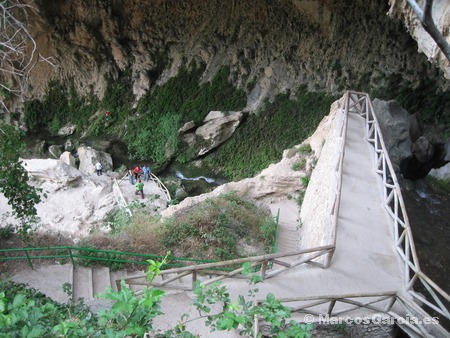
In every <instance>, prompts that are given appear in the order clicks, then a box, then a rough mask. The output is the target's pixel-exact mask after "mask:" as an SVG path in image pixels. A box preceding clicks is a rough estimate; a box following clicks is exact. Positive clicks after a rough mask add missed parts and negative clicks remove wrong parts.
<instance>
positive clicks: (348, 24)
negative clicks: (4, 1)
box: [27, 0, 449, 110]
mask: <svg viewBox="0 0 450 338" xmlns="http://www.w3.org/2000/svg"><path fill="white" fill-rule="evenodd" d="M35 5H36V7H37V8H38V9H39V13H37V15H34V16H33V18H32V19H33V20H31V22H32V27H31V32H32V34H33V36H34V37H35V39H36V41H37V44H38V47H39V49H40V51H41V52H42V54H43V55H44V56H51V57H53V58H54V60H55V63H56V64H57V66H56V67H54V68H53V67H50V66H49V65H46V64H39V65H38V66H37V67H36V68H35V70H34V73H33V75H32V78H31V82H30V87H29V92H28V93H27V94H28V97H31V96H35V95H36V96H41V95H42V94H43V93H44V91H45V88H46V84H47V81H48V80H49V79H51V78H53V79H60V80H64V79H69V78H72V79H74V80H75V85H76V87H77V89H78V90H80V91H83V92H87V91H89V90H91V89H92V90H93V92H94V93H95V94H97V95H98V96H99V97H101V96H102V95H103V93H104V90H105V85H106V81H107V80H106V79H105V77H104V76H105V75H108V76H110V79H112V80H113V81H114V80H115V79H118V78H119V77H123V76H127V77H128V78H129V85H130V86H132V88H133V92H134V94H135V95H136V97H137V98H139V97H140V96H142V95H143V94H144V93H145V92H146V91H147V90H149V89H151V88H152V87H153V86H154V85H156V84H158V83H162V82H164V81H166V80H167V79H168V78H170V77H171V76H173V75H174V74H176V72H177V69H178V67H179V66H180V65H181V64H182V63H185V62H189V61H190V60H195V61H197V62H198V63H200V64H203V65H205V67H206V68H205V72H204V74H203V80H204V81H207V80H208V79H210V78H211V77H212V76H213V75H214V74H215V73H216V71H217V69H218V68H219V67H220V66H222V65H229V66H230V67H231V70H232V80H233V82H234V83H235V84H236V85H237V86H239V87H240V88H244V89H246V90H247V92H248V102H247V106H248V107H247V108H248V109H250V110H251V109H254V108H257V107H258V106H259V104H260V103H261V102H262V100H263V99H264V98H265V97H272V96H273V95H275V94H276V93H278V92H284V91H287V90H295V88H298V87H299V86H307V87H308V88H309V89H310V90H326V91H328V92H332V93H335V94H338V93H339V94H341V93H342V92H343V90H344V89H346V88H352V89H354V90H368V89H371V88H377V87H383V86H386V85H387V84H388V83H392V82H394V83H395V85H398V86H402V85H404V86H407V87H411V88H414V87H417V86H418V85H420V84H421V82H423V81H433V82H436V83H438V84H439V86H440V87H441V88H442V89H448V87H449V84H448V82H446V81H445V79H444V76H442V71H440V70H439V69H437V68H436V67H435V66H434V65H431V64H430V63H429V62H428V61H427V58H426V57H425V56H424V55H423V54H419V53H417V44H416V42H415V41H414V40H413V39H412V38H411V36H410V35H409V33H408V32H407V31H406V29H405V27H404V26H403V24H402V23H401V21H400V20H398V19H396V18H395V17H392V18H390V17H388V16H387V15H386V14H387V12H388V11H389V4H388V3H387V1H383V0H371V1H362V0H358V1H353V0H344V1H342V0H340V1H338V0H331V1H306V0H292V1H284V0H283V1H282V0H276V1H273V0H262V1H261V0H248V1H235V0H227V1H220V0H187V1H183V2H179V1H168V0H159V1H146V0H128V1H126V2H122V1H85V0H73V1H70V2H63V1H44V0H35ZM447 67H448V65H447ZM447 71H448V69H447V70H446V72H447Z"/></svg>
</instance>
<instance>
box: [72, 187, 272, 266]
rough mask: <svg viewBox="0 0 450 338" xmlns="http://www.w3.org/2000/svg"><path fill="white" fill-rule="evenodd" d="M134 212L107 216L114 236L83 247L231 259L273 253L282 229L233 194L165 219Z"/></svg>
mask: <svg viewBox="0 0 450 338" xmlns="http://www.w3.org/2000/svg"><path fill="white" fill-rule="evenodd" d="M132 208H133V217H130V216H129V215H128V214H127V213H126V212H125V211H124V210H118V211H115V212H114V213H112V214H111V215H110V216H108V217H107V218H106V220H105V225H106V226H108V227H110V229H111V233H110V234H109V235H105V234H101V233H96V232H94V233H92V234H91V235H90V236H88V237H86V238H84V239H83V240H82V241H81V242H80V246H83V247H90V248H97V249H101V248H103V249H109V250H118V251H128V252H135V253H149V252H151V253H152V254H156V255H162V254H163V253H164V252H167V251H171V252H174V253H175V254H176V256H178V257H185V258H195V259H209V260H226V259H233V258H238V257H246V256H251V255H257V254H264V253H269V252H271V251H272V248H273V245H274V241H275V236H276V226H277V225H276V222H275V221H274V219H273V218H272V217H271V215H270V214H268V213H266V212H264V211H262V210H260V209H258V208H257V207H256V206H255V205H253V204H251V203H249V202H247V201H244V200H242V199H240V198H239V197H237V196H236V195H235V194H233V193H230V194H224V195H221V196H219V197H215V198H211V199H208V200H206V201H204V202H202V203H200V204H199V205H197V206H194V207H192V208H190V209H189V210H188V211H186V212H183V214H180V215H176V216H174V217H173V218H171V219H166V220H163V221H161V219H160V218H159V217H158V216H149V211H148V210H147V209H146V208H143V207H141V206H139V205H135V206H134V207H132ZM244 247H248V248H250V249H249V250H250V251H246V250H244V249H243V248H244ZM89 264H92V263H91V262H89Z"/></svg>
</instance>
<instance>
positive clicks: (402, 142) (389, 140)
mask: <svg viewBox="0 0 450 338" xmlns="http://www.w3.org/2000/svg"><path fill="white" fill-rule="evenodd" d="M373 108H374V111H375V114H376V116H377V119H378V122H379V125H380V129H381V133H382V135H383V139H384V143H385V145H386V148H387V151H388V153H389V157H390V159H391V161H392V164H393V165H394V170H396V171H398V170H399V167H400V163H401V162H402V160H404V159H405V158H408V157H410V156H411V146H412V141H411V137H410V136H411V134H414V135H415V134H416V130H415V128H416V127H414V128H413V126H416V124H415V123H414V122H413V121H414V117H413V116H412V115H411V114H409V113H408V112H407V111H406V110H405V109H404V108H402V107H401V106H400V105H399V104H398V103H397V102H396V101H394V100H391V101H383V100H379V99H375V100H374V101H373ZM413 129H414V130H413Z"/></svg>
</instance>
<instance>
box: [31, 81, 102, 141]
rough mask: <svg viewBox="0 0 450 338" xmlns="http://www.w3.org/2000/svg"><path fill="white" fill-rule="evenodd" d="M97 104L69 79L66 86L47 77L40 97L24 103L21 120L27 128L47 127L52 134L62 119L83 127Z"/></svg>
mask: <svg viewBox="0 0 450 338" xmlns="http://www.w3.org/2000/svg"><path fill="white" fill-rule="evenodd" d="M98 108H99V100H98V99H97V97H96V96H95V95H94V94H92V93H91V94H89V95H86V96H80V95H78V93H77V91H76V89H75V87H74V84H73V82H70V83H69V84H68V85H67V86H65V85H63V84H61V83H60V82H59V81H50V82H49V83H48V87H47V90H46V94H45V96H44V98H43V100H42V101H41V100H38V99H35V100H32V101H27V102H25V104H24V116H25V124H26V126H27V128H28V130H29V131H30V132H37V131H38V130H39V129H40V128H45V127H47V128H48V129H49V130H50V132H52V133H53V134H56V133H57V131H58V130H59V128H61V127H62V126H63V125H64V124H66V123H73V124H75V125H76V126H77V127H78V128H80V129H82V128H86V127H87V126H88V125H89V124H90V118H91V116H92V115H93V114H94V113H95V112H96V111H97V109H98Z"/></svg>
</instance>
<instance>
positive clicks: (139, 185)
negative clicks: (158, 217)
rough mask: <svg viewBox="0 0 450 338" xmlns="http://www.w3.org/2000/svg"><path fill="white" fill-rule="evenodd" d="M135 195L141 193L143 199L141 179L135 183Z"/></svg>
mask: <svg viewBox="0 0 450 338" xmlns="http://www.w3.org/2000/svg"><path fill="white" fill-rule="evenodd" d="M134 194H135V195H139V194H141V196H142V199H144V183H142V181H141V179H139V181H138V182H137V183H136V191H135V193H134Z"/></svg>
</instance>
